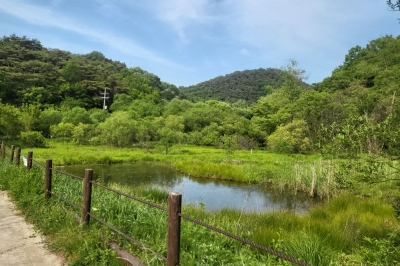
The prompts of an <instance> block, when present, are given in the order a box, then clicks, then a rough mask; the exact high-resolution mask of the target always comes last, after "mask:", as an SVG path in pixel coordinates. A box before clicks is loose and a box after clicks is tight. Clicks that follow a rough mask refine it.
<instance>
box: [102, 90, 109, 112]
mask: <svg viewBox="0 0 400 266" xmlns="http://www.w3.org/2000/svg"><path fill="white" fill-rule="evenodd" d="M107 94H109V93H108V92H107V89H106V88H104V92H103V97H101V98H102V99H103V109H104V110H107V105H106V99H108V98H110V97H107Z"/></svg>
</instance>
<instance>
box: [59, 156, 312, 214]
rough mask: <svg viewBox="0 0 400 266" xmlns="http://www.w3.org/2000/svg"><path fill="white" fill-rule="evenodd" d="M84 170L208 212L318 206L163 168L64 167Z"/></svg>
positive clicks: (302, 197) (262, 187)
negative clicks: (155, 189) (170, 194)
mask: <svg viewBox="0 0 400 266" xmlns="http://www.w3.org/2000/svg"><path fill="white" fill-rule="evenodd" d="M84 169H93V173H94V178H95V179H97V180H101V181H103V182H105V183H108V182H113V183H119V184H123V185H129V186H139V185H140V186H143V185H148V186H154V187H159V188H163V189H165V190H167V191H169V192H180V193H182V202H183V204H195V205H200V204H201V205H204V206H205V209H206V210H219V209H222V208H232V209H238V210H243V211H246V212H249V211H252V212H265V211H293V212H296V213H305V212H307V210H308V209H309V208H310V207H312V206H314V205H315V204H318V203H319V201H318V200H317V199H312V198H309V197H307V195H306V194H302V193H301V194H297V195H290V194H289V193H285V192H280V191H276V190H272V189H270V188H268V187H266V186H265V185H264V184H246V183H242V182H232V181H224V180H215V179H206V178H194V177H189V176H186V175H185V174H182V173H179V172H177V171H175V169H174V168H172V167H170V166H168V165H164V164H154V163H134V164H113V165H96V164H88V165H73V166H67V167H65V171H66V172H68V173H70V174H74V175H79V176H83V174H84Z"/></svg>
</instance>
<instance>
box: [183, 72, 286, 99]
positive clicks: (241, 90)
mask: <svg viewBox="0 0 400 266" xmlns="http://www.w3.org/2000/svg"><path fill="white" fill-rule="evenodd" d="M282 83H283V79H282V71H281V70H280V69H274V68H267V69H263V68H260V69H254V70H244V71H236V72H233V73H232V74H228V75H225V76H219V77H216V78H214V79H211V80H208V81H205V82H201V83H199V84H197V85H193V86H189V87H180V89H181V90H182V92H183V93H184V94H185V95H186V97H187V98H188V99H190V100H192V101H206V100H219V101H226V102H236V101H238V100H245V101H247V102H249V103H254V102H256V101H257V99H258V98H260V97H261V96H265V95H266V94H267V93H268V92H269V91H268V89H267V88H266V86H268V85H269V86H270V87H272V88H279V87H280V86H281V85H282Z"/></svg>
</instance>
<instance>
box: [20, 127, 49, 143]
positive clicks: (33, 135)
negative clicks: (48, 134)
mask: <svg viewBox="0 0 400 266" xmlns="http://www.w3.org/2000/svg"><path fill="white" fill-rule="evenodd" d="M20 139H21V141H22V143H23V144H24V145H25V146H27V147H45V146H46V140H45V138H44V137H43V135H42V133H41V132H37V131H28V132H21V136H20Z"/></svg>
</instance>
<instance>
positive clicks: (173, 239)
mask: <svg viewBox="0 0 400 266" xmlns="http://www.w3.org/2000/svg"><path fill="white" fill-rule="evenodd" d="M0 151H1V157H2V158H3V159H5V158H6V154H7V153H9V154H10V162H11V163H13V156H14V154H13V151H14V148H13V146H12V147H11V148H9V147H7V146H6V145H5V144H4V142H2V143H1V150H0ZM16 161H17V162H19V159H18V160H16ZM32 162H33V163H34V164H35V166H37V167H40V168H42V169H44V170H45V193H48V195H52V196H54V197H56V198H57V199H59V200H61V201H63V202H65V203H66V204H68V205H70V206H72V207H73V208H74V209H76V210H82V218H81V222H83V223H89V218H90V217H91V218H93V219H94V220H96V221H97V222H99V223H100V224H102V225H104V226H106V227H108V228H109V229H111V230H113V231H114V232H116V233H118V234H119V235H121V236H123V237H124V238H125V239H127V240H129V241H131V242H133V243H135V244H136V245H137V246H139V247H141V248H143V249H145V250H147V251H149V252H151V253H153V254H154V255H155V256H157V257H158V258H160V259H162V260H164V261H166V265H167V266H169V265H178V264H179V250H180V246H179V243H180V241H179V239H180V219H181V218H183V219H185V220H188V221H190V222H192V223H194V224H197V225H200V226H203V227H205V228H207V229H209V230H211V231H214V232H216V233H219V234H222V235H225V236H227V237H229V238H232V239H234V240H236V241H239V242H241V243H243V244H246V245H249V246H252V247H255V248H257V249H259V250H261V251H264V252H267V253H269V254H272V255H274V256H276V257H279V258H281V259H283V260H286V261H289V262H291V263H293V264H297V265H301V266H309V264H307V263H306V262H303V261H299V260H298V259H296V258H294V257H292V256H289V255H287V254H285V253H282V252H279V251H276V250H273V249H271V248H268V247H265V246H262V245H259V244H257V243H255V242H253V241H251V240H248V239H245V238H243V237H240V236H237V235H235V234H232V233H230V232H227V231H224V230H222V229H220V228H217V227H215V226H213V225H210V224H207V223H204V222H202V221H200V220H197V219H194V218H192V217H190V216H188V215H185V214H182V213H181V211H180V207H181V195H180V194H179V193H170V195H169V200H168V208H165V207H163V206H161V205H158V204H155V203H153V202H149V201H147V200H144V199H141V198H138V197H135V196H132V195H129V194H127V193H124V192H121V191H118V190H116V189H113V188H110V187H107V186H105V185H102V184H100V183H98V182H95V181H93V180H92V177H93V172H92V171H91V170H90V171H88V170H89V169H87V170H86V171H85V177H80V176H76V175H72V174H70V173H67V172H65V171H61V170H59V169H56V168H55V167H52V162H51V160H47V161H46V164H43V163H41V162H39V161H37V160H35V159H33V153H32V152H29V153H28V156H27V162H26V165H25V166H26V167H27V168H28V170H29V169H30V168H31V167H32ZM52 172H55V173H58V174H61V175H64V176H67V177H71V178H73V179H77V180H80V181H82V183H83V186H84V189H83V194H84V195H83V206H78V205H77V204H75V203H73V202H71V201H70V200H68V199H66V198H65V197H63V196H62V195H58V194H57V193H55V192H54V191H52V190H51V178H52ZM42 185H43V184H42ZM92 185H94V186H96V187H99V188H102V189H105V190H107V191H110V192H113V193H115V194H118V195H121V196H123V197H125V198H128V199H131V200H134V201H137V202H140V203H142V204H145V205H147V206H150V207H152V208H156V209H159V210H161V211H164V212H167V213H168V236H167V237H168V239H167V256H166V257H165V256H164V255H162V254H160V253H159V252H157V251H154V250H153V249H151V248H150V247H148V246H147V245H145V244H144V243H142V242H140V241H138V240H137V239H134V238H133V237H131V236H129V235H127V234H126V233H124V232H122V231H121V230H119V229H118V228H116V227H115V226H113V225H111V224H109V223H107V222H106V221H104V220H102V219H101V218H99V217H98V216H96V215H94V214H93V213H92V212H91V210H90V202H91V197H92V195H91V194H92V193H91V186H92ZM175 196H178V198H176V197H175ZM49 197H50V196H46V198H49ZM174 197H175V198H174Z"/></svg>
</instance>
